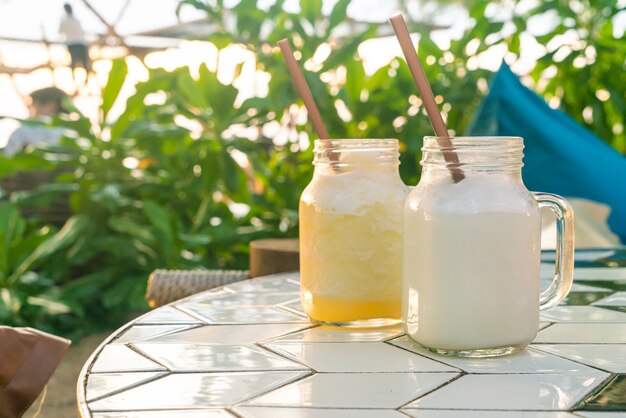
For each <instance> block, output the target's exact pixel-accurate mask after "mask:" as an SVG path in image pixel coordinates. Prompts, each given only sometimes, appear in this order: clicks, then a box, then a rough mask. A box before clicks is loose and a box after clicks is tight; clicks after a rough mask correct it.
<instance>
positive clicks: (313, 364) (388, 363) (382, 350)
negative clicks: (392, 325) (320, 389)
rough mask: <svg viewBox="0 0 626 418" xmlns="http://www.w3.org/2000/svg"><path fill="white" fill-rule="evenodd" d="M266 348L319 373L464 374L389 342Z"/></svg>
mask: <svg viewBox="0 0 626 418" xmlns="http://www.w3.org/2000/svg"><path fill="white" fill-rule="evenodd" d="M265 346H266V347H268V348H269V349H271V350H272V351H275V352H276V353H278V354H281V355H283V356H285V357H288V358H291V359H293V360H295V361H297V362H299V363H302V364H304V365H306V366H308V367H309V368H311V369H313V370H315V371H317V372H319V373H344V372H361V373H374V372H381V373H393V372H396V373H403V372H459V371H460V370H458V369H455V368H453V367H450V366H446V365H444V364H442V363H440V362H437V361H433V360H431V359H429V358H427V357H424V356H420V355H417V354H414V353H410V352H408V351H406V350H401V349H399V348H397V347H394V346H392V345H389V344H385V343H370V344H359V343H282V344H278V343H267V344H266V345H265ZM583 367H584V366H583Z"/></svg>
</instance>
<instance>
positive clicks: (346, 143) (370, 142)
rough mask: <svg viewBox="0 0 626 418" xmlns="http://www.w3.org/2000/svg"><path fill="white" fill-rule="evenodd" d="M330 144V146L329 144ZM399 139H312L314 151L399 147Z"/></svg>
mask: <svg viewBox="0 0 626 418" xmlns="http://www.w3.org/2000/svg"><path fill="white" fill-rule="evenodd" d="M329 144H330V146H329ZM399 145H400V141H399V140H397V139H395V138H338V139H316V140H315V141H314V149H315V151H322V150H328V149H355V148H363V147H367V148H374V149H376V148H388V147H399Z"/></svg>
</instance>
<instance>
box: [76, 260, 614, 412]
mask: <svg viewBox="0 0 626 418" xmlns="http://www.w3.org/2000/svg"><path fill="white" fill-rule="evenodd" d="M600 253H601V252H598V251H591V252H589V254H588V256H589V257H592V258H593V257H598V254H600ZM580 255H581V253H580V252H577V257H579V256H580ZM547 256H548V255H546V257H547ZM552 256H553V254H552ZM547 259H548V258H546V260H547ZM594 260H595V259H590V261H588V265H594V267H585V268H579V267H577V268H576V270H575V275H576V277H577V280H582V281H577V282H576V283H574V285H573V287H572V292H571V293H570V295H569V296H568V297H567V298H566V299H565V301H564V302H563V303H562V304H561V305H560V306H558V307H556V308H553V309H550V310H546V311H543V312H542V313H541V314H542V316H541V324H540V327H539V328H540V330H539V332H538V334H537V337H536V339H535V341H534V342H533V344H531V346H530V347H528V348H527V349H526V350H524V351H522V352H520V353H517V354H514V355H510V356H504V357H500V358H484V359H463V358H455V357H448V356H442V355H437V354H434V353H431V352H429V351H426V350H424V349H422V348H421V347H419V346H418V345H417V344H416V343H414V342H413V341H412V340H411V339H410V338H408V337H407V336H406V335H404V331H403V327H402V326H401V325H396V326H391V327H386V328H369V329H365V328H361V329H356V328H337V327H330V326H320V325H317V324H315V323H312V322H309V321H308V319H307V318H306V316H305V315H304V313H303V312H302V307H301V306H300V301H299V276H298V274H297V273H286V274H279V275H273V276H268V277H264V278H258V279H252V280H247V281H242V282H237V283H233V284H231V285H228V286H226V287H223V288H218V289H213V290H210V291H207V292H203V293H201V294H198V295H194V296H191V297H189V298H187V299H184V300H181V301H178V302H176V303H175V304H173V305H168V306H165V307H161V308H159V309H155V310H154V311H152V312H149V313H147V314H146V315H144V316H142V317H140V318H138V319H137V320H136V321H134V322H133V323H130V324H128V326H127V327H124V328H122V329H121V331H119V332H118V333H117V334H116V335H114V336H113V337H112V338H111V339H110V341H108V342H107V343H106V344H103V345H102V346H101V347H99V348H98V349H97V351H96V352H95V354H94V356H92V357H93V360H92V361H91V362H90V363H89V364H86V365H85V368H84V369H83V372H82V374H81V378H80V380H79V382H78V398H79V408H80V411H81V414H82V416H83V417H84V418H122V417H125V418H165V417H177V418H178V417H180V418H200V417H207V418H287V417H289V418H292V417H293V418H326V417H330V418H334V417H340V418H401V417H414V418H518V417H519V418H581V417H583V418H603V417H606V418H618V417H626V401H625V400H624V399H626V276H625V275H624V271H626V269H624V268H600V267H595V266H596V265H598V262H596V261H594ZM577 263H578V265H580V264H581V263H583V261H581V260H580V259H578V261H577ZM594 263H595V264H594ZM553 269H554V264H549V263H544V264H543V265H542V276H543V277H549V276H550V274H552V272H551V270H553ZM547 283H548V281H547V280H542V286H545V285H546V284H547ZM453 308H454V307H451V309H453Z"/></svg>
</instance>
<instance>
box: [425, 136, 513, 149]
mask: <svg viewBox="0 0 626 418" xmlns="http://www.w3.org/2000/svg"><path fill="white" fill-rule="evenodd" d="M441 140H447V141H449V142H450V143H451V144H452V146H453V147H458V146H470V147H471V146H478V145H502V146H522V147H523V146H524V138H522V137H521V136H509V135H503V136H497V135H486V136H480V135H479V136H425V137H424V143H426V142H435V143H437V142H439V141H441Z"/></svg>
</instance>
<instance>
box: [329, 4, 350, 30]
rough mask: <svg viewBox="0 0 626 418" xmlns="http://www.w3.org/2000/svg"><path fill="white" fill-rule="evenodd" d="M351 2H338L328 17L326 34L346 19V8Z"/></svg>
mask: <svg viewBox="0 0 626 418" xmlns="http://www.w3.org/2000/svg"><path fill="white" fill-rule="evenodd" d="M350 3H351V0H339V1H338V2H337V3H336V4H335V6H334V7H333V10H332V11H331V12H330V16H328V34H330V32H331V31H332V30H333V28H335V27H336V26H337V25H339V24H340V23H343V22H344V21H345V20H346V18H347V17H348V6H349V5H350Z"/></svg>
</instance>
